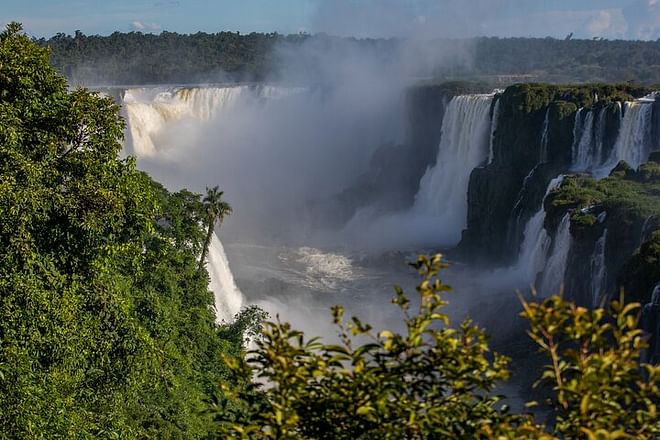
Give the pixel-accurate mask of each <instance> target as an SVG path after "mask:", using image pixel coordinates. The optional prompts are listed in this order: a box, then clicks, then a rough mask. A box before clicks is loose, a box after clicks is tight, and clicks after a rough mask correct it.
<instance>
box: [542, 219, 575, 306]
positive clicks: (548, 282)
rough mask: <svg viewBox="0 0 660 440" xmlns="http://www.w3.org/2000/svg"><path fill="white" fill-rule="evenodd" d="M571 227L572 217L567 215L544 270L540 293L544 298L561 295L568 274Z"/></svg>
mask: <svg viewBox="0 0 660 440" xmlns="http://www.w3.org/2000/svg"><path fill="white" fill-rule="evenodd" d="M570 227H571V216H570V214H568V213H567V214H566V215H564V217H563V218H562V219H561V223H559V227H558V228H557V233H556V234H555V237H554V240H553V243H552V253H551V254H550V257H549V258H548V262H547V264H546V265H545V269H544V270H543V281H542V282H541V288H540V292H541V294H542V295H544V296H547V295H554V294H557V293H560V290H561V287H562V284H563V282H564V275H565V274H566V265H567V260H568V253H569V251H570V250H571V241H572V240H571V231H570Z"/></svg>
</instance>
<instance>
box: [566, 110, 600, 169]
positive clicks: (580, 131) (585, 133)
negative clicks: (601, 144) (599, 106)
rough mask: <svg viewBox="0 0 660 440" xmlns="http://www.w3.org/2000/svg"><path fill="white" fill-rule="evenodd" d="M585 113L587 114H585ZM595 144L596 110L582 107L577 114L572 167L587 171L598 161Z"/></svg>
mask: <svg viewBox="0 0 660 440" xmlns="http://www.w3.org/2000/svg"><path fill="white" fill-rule="evenodd" d="M583 113H586V115H584V116H583ZM597 150H598V148H597V147H596V148H595V146H594V110H585V109H584V108H581V109H580V110H578V111H577V113H576V114H575V125H574V128H573V146H572V153H573V154H572V156H573V157H572V167H571V168H572V169H573V170H574V171H586V170H588V169H589V168H591V167H592V166H593V165H595V164H596V163H597V162H598V159H599V158H598V157H597V155H596V154H595V153H596V151H597Z"/></svg>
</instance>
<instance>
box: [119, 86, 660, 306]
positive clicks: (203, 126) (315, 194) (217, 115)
mask: <svg viewBox="0 0 660 440" xmlns="http://www.w3.org/2000/svg"><path fill="white" fill-rule="evenodd" d="M480 87H481V90H480ZM482 89H483V86H479V85H476V84H472V85H471V84H453V83H449V84H441V85H438V86H417V87H415V88H412V89H408V90H406V92H405V94H404V96H399V97H396V99H394V98H388V99H387V100H385V101H386V102H388V103H389V104H390V106H389V108H387V109H386V111H385V110H383V111H382V112H381V113H380V114H379V115H377V116H374V117H373V118H371V119H366V120H364V121H363V122H364V123H365V126H364V127H365V128H367V135H366V136H363V138H362V139H360V141H361V143H362V142H363V144H362V145H366V147H362V148H360V151H356V148H355V146H356V145H357V144H356V142H354V141H353V140H351V139H349V136H346V137H345V138H340V139H334V141H335V142H334V145H333V146H332V151H331V152H330V155H337V154H338V155H340V156H341V157H351V159H350V162H352V164H353V165H354V166H353V167H352V169H349V168H351V167H344V168H345V169H344V170H340V169H337V168H334V167H332V165H331V164H330V162H327V161H325V160H323V159H322V160H317V159H313V158H311V156H310V155H308V156H305V152H304V151H303V150H302V148H301V146H304V145H306V143H307V142H310V141H311V139H310V138H309V137H308V136H309V134H310V133H314V134H315V135H316V134H317V133H318V131H319V129H321V130H333V129H335V128H337V127H344V128H345V127H346V125H345V120H340V121H331V123H328V121H325V120H324V119H323V118H322V116H323V114H324V111H328V109H329V108H332V109H334V107H333V106H335V105H338V102H333V101H332V100H333V99H334V98H335V96H334V91H327V90H326V91H323V90H315V89H309V88H304V87H283V86H270V85H242V86H227V87H172V88H167V87H163V88H156V89H128V90H122V91H119V94H120V96H119V97H120V98H121V99H122V103H123V106H124V111H125V114H126V117H127V121H128V127H129V129H128V142H127V150H128V152H130V153H133V154H135V155H136V156H137V157H138V163H141V164H143V165H144V166H146V168H147V169H148V170H149V171H150V172H151V173H155V175H156V176H157V177H159V178H160V179H161V180H163V181H165V182H168V183H170V184H174V185H179V186H183V185H181V183H182V182H180V181H177V180H176V178H175V179H174V181H173V179H172V177H173V176H176V175H177V173H183V172H184V171H185V172H186V173H187V172H188V171H192V172H193V174H194V173H198V172H201V173H202V174H207V173H208V169H207V168H205V166H206V165H199V164H195V163H193V162H191V161H189V160H188V158H190V157H192V156H193V155H195V154H197V155H199V154H200V153H202V155H201V157H200V158H198V159H196V160H199V161H200V162H204V161H206V160H209V161H211V163H212V164H213V166H217V172H218V177H219V178H220V180H221V183H222V184H223V185H225V186H227V185H229V190H230V191H229V192H230V194H231V193H232V191H233V193H234V194H236V195H237V197H238V198H239V199H243V198H244V197H245V194H246V188H245V187H246V186H248V187H249V186H250V185H254V186H255V188H249V190H250V193H249V194H250V195H252V197H253V198H254V197H255V195H256V194H257V193H258V191H259V189H258V188H256V187H259V186H261V188H264V185H266V186H268V187H271V188H273V186H282V187H286V190H287V192H289V194H284V193H283V192H279V191H278V190H275V191H274V192H273V193H271V194H269V197H268V199H270V200H266V199H264V197H261V196H256V202H255V203H254V204H253V205H252V206H245V210H246V211H247V212H249V213H251V214H252V215H256V216H257V218H260V219H263V215H264V212H265V210H266V209H267V210H268V212H269V214H268V223H270V224H268V226H267V227H266V228H265V229H262V226H263V223H262V222H254V220H252V224H249V221H248V220H247V215H244V216H242V217H241V219H240V220H239V222H240V223H241V225H240V226H241V227H236V225H235V224H234V225H232V224H231V223H230V224H229V225H228V226H227V230H228V232H227V235H228V238H229V243H230V256H231V253H232V251H231V248H232V243H233V245H234V249H236V246H238V245H239V243H241V242H242V243H252V244H259V245H263V244H268V243H270V244H268V245H274V246H285V247H286V246H293V248H297V247H298V246H300V245H302V246H314V247H317V248H318V249H326V251H320V250H318V255H317V257H318V258H317V259H316V260H315V262H316V264H317V266H313V265H312V266H309V267H306V268H301V273H304V272H306V271H310V270H311V271H314V270H317V269H318V264H321V265H325V266H324V268H323V269H322V271H323V270H325V274H326V275H328V276H329V278H333V277H336V276H337V277H338V278H337V279H339V280H340V281H343V282H344V284H343V287H342V288H343V289H349V290H350V289H351V287H350V283H348V284H346V282H347V281H348V280H349V279H351V278H350V277H348V278H346V277H344V278H343V279H342V276H341V275H337V274H336V273H334V272H333V271H335V270H340V269H342V268H343V269H346V268H349V269H351V270H354V269H355V268H351V267H350V261H351V260H354V261H360V260H359V258H356V255H358V254H361V253H364V252H365V250H367V253H368V254H372V255H371V257H373V255H378V254H382V253H387V252H390V253H391V252H398V253H399V255H400V257H399V258H400V259H401V260H402V261H403V260H404V257H403V255H405V253H406V252H408V253H414V252H417V251H421V250H424V249H433V248H435V249H445V250H446V251H447V252H448V253H449V255H450V256H451V257H452V258H453V259H456V260H457V261H463V262H466V263H467V264H468V266H475V267H491V268H499V269H497V270H499V271H500V272H499V273H507V276H508V277H512V278H513V279H515V280H516V281H515V282H514V284H515V283H517V286H518V288H521V289H524V288H525V287H527V286H529V285H530V284H535V285H536V287H537V289H538V291H539V292H540V293H541V294H543V295H548V294H551V293H553V292H557V291H559V289H560V287H561V286H564V287H565V290H566V293H567V294H568V295H569V297H570V298H572V299H574V300H576V301H577V302H578V303H580V304H584V305H587V306H595V305H597V303H598V302H599V301H601V300H602V299H603V298H607V297H610V296H611V295H612V294H614V293H615V292H616V291H617V290H618V288H619V287H621V286H623V285H624V284H626V282H625V280H624V279H623V278H622V277H623V275H624V274H623V272H622V270H623V268H624V266H625V265H626V263H627V262H628V261H629V260H630V259H631V258H633V254H635V252H636V251H637V250H638V249H640V247H642V246H643V245H644V244H645V243H646V242H647V241H649V240H657V237H656V235H657V234H654V231H656V230H657V229H658V228H659V227H660V216H659V215H658V214H659V213H660V203H658V198H657V195H656V194H655V193H654V189H653V188H655V185H657V181H658V166H657V162H653V161H657V159H658V157H657V155H656V154H652V152H654V151H657V150H659V149H660V138H659V137H658V133H659V132H660V123H659V122H658V121H660V100H656V99H655V97H656V95H654V94H651V90H646V89H644V88H640V87H633V86H628V85H621V86H608V85H584V86H556V85H541V84H520V85H514V86H510V87H508V88H507V89H505V90H500V91H496V92H495V93H492V94H479V93H482V91H483V90H482ZM115 92H116V91H115ZM466 92H471V93H472V94H470V93H467V94H466ZM474 93H476V94H474ZM310 107H319V108H321V109H322V110H321V111H318V113H317V114H316V115H314V118H309V119H308V120H307V121H306V122H308V123H310V124H316V125H315V126H314V127H313V128H312V129H311V130H310V131H308V132H307V133H306V132H305V130H304V129H300V128H299V126H298V125H297V124H298V122H299V121H296V120H293V119H289V118H284V117H281V116H280V119H279V120H278V121H277V122H278V123H280V124H285V125H283V126H279V127H278V126H273V128H272V131H270V127H267V128H266V132H267V133H268V134H267V136H261V135H260V136H255V135H254V134H253V133H250V132H249V130H248V129H247V127H248V126H249V125H250V124H252V123H257V119H260V118H261V119H265V118H268V117H271V116H272V115H274V114H277V113H289V114H293V115H299V114H300V112H301V111H307V110H309V108H310ZM401 114H405V115H406V117H407V120H408V122H407V125H406V126H405V127H403V128H401V127H397V126H396V124H392V125H391V127H390V130H385V131H384V132H382V131H381V132H379V131H378V130H377V129H376V128H377V127H380V126H381V125H380V124H379V123H378V122H381V121H378V119H379V118H380V119H381V120H382V118H383V117H384V118H385V119H388V118H389V120H395V118H396V116H397V115H399V116H400V115H401ZM237 122H239V123H242V124H243V125H242V126H239V128H236V123H237ZM230 124H231V125H230ZM333 125H334V126H333ZM244 127H245V128H244ZM353 128H355V127H353ZM369 129H371V130H370V131H369ZM246 130H247V131H246ZM279 130H282V131H290V132H292V133H293V135H291V134H287V135H286V136H282V134H281V132H280V131H279ZM328 133H329V132H328ZM350 133H351V134H352V133H355V131H353V132H350ZM211 135H212V136H214V137H223V138H224V139H212V140H210V139H211V138H210V136H211ZM268 136H270V138H269V137H268ZM285 142H291V144H290V145H286V146H284V147H282V145H284V144H285ZM198 143H211V144H213V147H200V146H199V145H197V144H198ZM232 143H235V144H233V145H232ZM269 143H270V144H271V145H270V146H271V148H272V150H273V151H267V150H266V148H268V144H269ZM175 144H176V146H175ZM181 144H182V145H181ZM374 144H377V145H380V146H376V147H373V145H374ZM227 148H229V149H233V150H226V149H227ZM237 148H243V149H244V150H242V151H240V152H239V151H238V150H236V149H237ZM279 148H281V149H279ZM321 148H327V145H324V146H323V147H321ZM249 149H252V150H249ZM278 149H279V150H278ZM316 151H317V152H318V148H317V150H316ZM223 154H227V156H225V158H226V160H227V161H228V162H234V163H232V164H230V165H224V164H223ZM232 154H237V155H238V157H239V158H240V159H239V160H238V162H240V163H238V162H237V161H236V159H235V158H231V157H230V156H231V155H232ZM330 155H328V156H325V158H329V157H330ZM347 155H350V156H347ZM214 156H216V157H214ZM649 158H651V160H652V161H651V162H649V163H648V164H646V162H647V161H648V160H649ZM393 159H394V160H393ZM260 161H264V162H266V161H267V162H268V163H264V166H265V167H264V166H262V164H260V163H259V162H260ZM620 161H625V163H627V164H628V165H627V167H626V166H625V165H623V163H619V162H620ZM335 163H336V162H335ZM248 164H252V165H253V166H256V172H255V174H254V175H252V176H251V178H252V179H254V180H255V181H256V182H245V181H242V182H241V185H243V187H236V188H232V186H231V185H232V183H231V182H230V181H229V179H225V178H223V176H224V175H225V172H227V173H229V175H233V174H232V171H231V169H230V168H231V167H237V166H238V167H241V169H249V166H248ZM246 166H247V167H248V168H243V167H246ZM622 167H623V168H622ZM640 167H641V168H640ZM186 168H187V169H186ZM324 168H329V169H331V170H332V173H330V174H328V173H322V170H323V169H324ZM624 168H625V170H624ZM637 169H639V172H637V171H635V170H637ZM159 170H160V171H159ZM163 170H164V171H163ZM612 170H614V172H613V173H610V172H611V171H612ZM619 170H623V171H619ZM159 172H160V174H161V175H159ZM260 173H261V174H260ZM264 173H265V174H264ZM584 173H588V174H589V175H591V176H592V177H588V176H587V174H584ZM622 173H623V174H622ZM639 173H641V174H643V176H644V177H643V179H644V184H643V185H642V184H640V185H637V186H638V187H635V188H634V190H633V191H631V193H630V196H631V197H633V198H635V197H640V198H643V200H644V201H645V205H644V209H641V208H640V209H636V208H635V207H634V206H633V205H635V203H636V202H635V201H634V200H630V204H631V206H629V207H628V206H624V205H625V202H624V201H621V200H618V201H614V202H611V201H610V200H609V197H616V195H611V194H610V193H609V192H608V191H606V190H604V192H603V194H602V195H599V196H591V198H590V200H589V203H587V202H586V201H585V200H584V196H583V195H581V194H579V192H580V191H581V190H582V187H585V188H584V190H585V191H589V187H590V186H593V185H597V186H598V185H603V186H607V185H608V184H609V182H612V185H617V183H615V180H616V179H619V180H621V179H623V180H624V181H628V180H631V181H635V182H636V181H639V180H640V178H638V177H635V176H637V174H639ZM323 174H326V175H323ZM294 175H295V176H294ZM564 176H567V177H564ZM607 176H610V177H607ZM290 177H292V178H290ZM603 179H604V180H603ZM243 180H245V179H243ZM293 180H298V182H297V183H295V184H292V182H293ZM189 181H190V180H189ZM191 181H192V182H195V178H193V179H192V180H191ZM200 184H201V182H200V183H198V184H197V185H198V187H197V188H195V189H200V188H199V185H200ZM310 184H312V185H314V186H315V187H314V190H313V191H310V188H309V187H308V185H310ZM395 187H396V188H398V193H394V194H393V193H392V192H391V189H392V188H395ZM568 195H570V196H572V197H573V199H572V200H564V199H566V198H568ZM295 199H299V200H303V201H304V203H302V204H301V203H298V202H294V200H295ZM237 204H238V205H239V209H238V212H241V208H240V206H241V202H240V201H239V200H237ZM255 205H258V206H255ZM610 206H611V208H610ZM266 207H267V208H266ZM239 216H240V214H239ZM257 230H259V234H258V235H256V234H255V232H256V231H257ZM264 230H266V231H268V232H270V234H268V233H264ZM311 231H313V232H311ZM319 231H320V232H319ZM274 236H278V237H279V238H278V239H274V238H273V237H274ZM236 237H238V238H236ZM246 237H248V239H247V240H245V238H246ZM378 241H380V243H379V246H376V247H375V248H374V247H373V244H374V243H376V242H378ZM219 246H221V244H220V243H219V242H218V243H217V244H216V247H218V249H217V252H216V253H215V254H214V255H215V257H214V258H215V259H216V260H215V261H217V262H212V266H213V267H212V270H211V272H212V273H213V279H214V280H216V281H214V283H215V285H216V286H222V287H220V289H221V290H223V292H224V294H225V295H226V298H227V299H225V300H224V301H225V304H224V305H223V306H222V307H223V308H224V310H226V312H224V313H225V314H224V315H223V318H222V319H228V317H230V316H231V314H233V313H235V312H236V311H237V309H238V308H240V304H241V300H240V298H241V297H240V292H239V291H238V290H237V289H235V287H233V281H231V272H230V271H229V265H228V263H227V261H226V258H224V257H223V255H222V254H223V253H222V252H221V248H219ZM239 247H240V246H239ZM293 248H292V249H293ZM368 249H371V251H368ZM296 255H297V256H296V257H295V259H296V260H297V261H302V260H301V259H304V257H301V255H302V254H299V253H298V254H296ZM342 256H343V257H342ZM277 258H279V259H280V260H281V259H282V258H285V259H287V258H289V259H294V257H293V256H291V255H288V256H286V257H283V256H282V254H281V255H279V256H278V257H277ZM333 258H334V260H333ZM342 258H344V259H348V261H349V263H346V262H345V261H344V263H343V264H344V265H342V263H337V262H338V261H343V260H342ZM365 258H366V257H365ZM230 260H231V258H230ZM367 260H368V258H367ZM367 260H365V261H367ZM321 262H322V263H321ZM337 264H338V265H337ZM358 265H359V264H358ZM477 265H478V266H477ZM337 268H339V269H337ZM503 268H504V269H503ZM506 268H508V269H506ZM363 269H364V268H363ZM238 270H239V272H240V271H241V270H240V269H238ZM278 270H279V269H278ZM288 270H290V268H289V269H288ZM340 272H341V270H340ZM344 275H345V274H344ZM219 280H223V281H219ZM227 280H229V281H227ZM243 281H244V282H245V280H243ZM657 281H658V280H653V281H648V282H647V283H646V284H644V285H643V286H638V288H639V289H641V290H642V291H641V292H636V293H631V294H632V295H633V296H634V297H635V298H639V299H640V300H646V299H647V298H646V296H647V293H648V292H650V290H649V289H650V288H651V287H652V286H651V285H649V283H654V282H657ZM239 284H241V282H240V281H239ZM331 284H332V283H331ZM340 284H341V283H340ZM628 284H630V283H628ZM636 287H637V286H636ZM264 289H265V290H267V289H268V288H267V287H264Z"/></svg>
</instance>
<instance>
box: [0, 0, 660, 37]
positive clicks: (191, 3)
mask: <svg viewBox="0 0 660 440" xmlns="http://www.w3.org/2000/svg"><path fill="white" fill-rule="evenodd" d="M14 20H15V21H20V22H22V23H23V24H24V28H25V30H26V31H27V32H28V33H29V34H31V35H35V36H50V35H53V34H55V33H57V32H64V33H73V31H75V30H76V29H80V30H81V31H83V32H84V33H86V34H102V35H104V34H109V33H111V32H113V31H123V32H125V31H131V30H138V31H142V32H156V33H158V32H160V31H162V30H168V31H173V32H182V33H194V32H197V31H204V32H217V31H221V30H233V31H240V32H243V33H246V32H251V31H257V32H270V31H277V32H281V33H295V32H300V31H304V32H327V33H331V34H336V35H354V36H358V37H383V36H385V37H387V36H413V37H414V36H417V37H421V38H423V37H447V36H458V37H463V36H473V35H495V36H538V37H544V36H554V37H564V36H565V35H566V34H568V33H569V32H574V33H575V35H576V36H578V37H583V38H591V37H606V38H641V39H653V40H655V39H658V38H660V0H105V1H101V0H2V7H1V8H0V23H1V24H4V23H7V22H9V21H14Z"/></svg>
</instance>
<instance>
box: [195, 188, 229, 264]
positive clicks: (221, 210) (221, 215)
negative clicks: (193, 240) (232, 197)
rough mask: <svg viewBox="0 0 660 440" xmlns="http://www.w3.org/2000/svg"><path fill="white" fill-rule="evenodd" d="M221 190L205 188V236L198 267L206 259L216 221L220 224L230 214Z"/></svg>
mask: <svg viewBox="0 0 660 440" xmlns="http://www.w3.org/2000/svg"><path fill="white" fill-rule="evenodd" d="M223 194H224V192H223V191H219V188H218V187H217V186H215V187H213V188H206V195H205V196H204V200H203V203H204V210H205V211H206V223H207V227H206V238H205V239H204V245H203V246H202V255H201V256H200V257H199V267H200V269H201V268H202V266H203V265H204V262H205V261H206V254H207V253H208V251H209V246H210V245H211V238H212V237H213V230H214V229H215V224H216V222H217V223H218V224H219V225H222V222H223V221H224V219H225V217H227V216H228V215H231V213H232V209H231V206H229V203H227V202H225V201H224V200H222V195H223Z"/></svg>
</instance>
